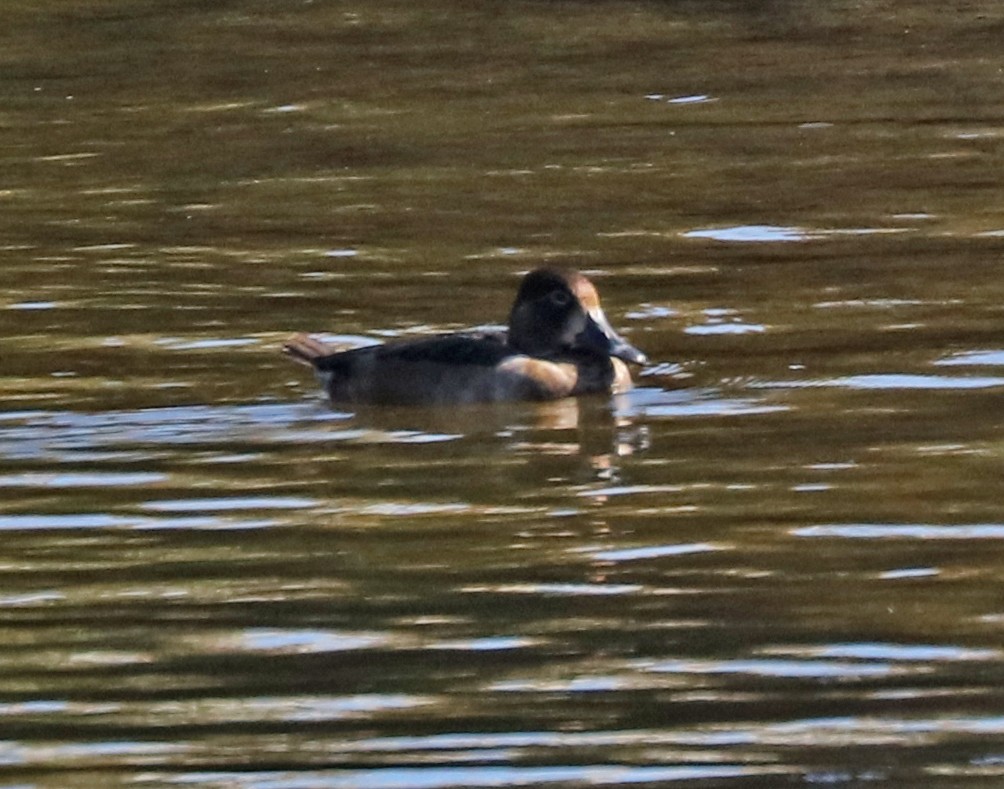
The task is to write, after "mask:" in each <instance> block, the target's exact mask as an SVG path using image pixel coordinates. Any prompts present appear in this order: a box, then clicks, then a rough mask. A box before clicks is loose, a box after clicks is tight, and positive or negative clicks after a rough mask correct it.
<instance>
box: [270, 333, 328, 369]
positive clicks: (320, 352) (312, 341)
mask: <svg viewBox="0 0 1004 789" xmlns="http://www.w3.org/2000/svg"><path fill="white" fill-rule="evenodd" d="M282 351H283V353H285V354H286V355H288V356H291V357H292V358H293V359H294V360H296V361H298V362H299V363H300V364H305V365H307V366H308V367H316V366H317V361H318V359H321V358H323V357H325V356H330V355H331V354H332V353H333V352H334V351H333V350H332V349H331V348H330V347H329V346H327V345H325V344H324V343H323V342H321V341H320V340H318V339H317V338H315V337H311V336H310V335H309V334H294V335H293V336H292V337H290V338H289V339H288V340H286V342H284V343H283V344H282Z"/></svg>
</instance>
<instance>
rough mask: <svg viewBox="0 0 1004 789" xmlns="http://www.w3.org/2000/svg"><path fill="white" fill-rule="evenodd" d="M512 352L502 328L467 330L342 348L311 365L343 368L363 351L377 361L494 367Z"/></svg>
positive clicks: (361, 355)
mask: <svg viewBox="0 0 1004 789" xmlns="http://www.w3.org/2000/svg"><path fill="white" fill-rule="evenodd" d="M513 354H514V351H513V350H512V349H511V348H510V347H509V346H508V345H507V344H506V333H505V332H504V331H497V332H470V333H465V334H443V335H440V336H438V337H429V338H428V339H424V340H406V341H404V342H394V343H388V344H387V345H375V346H370V347H367V348H357V349H355V350H352V351H343V352H342V353H335V354H331V355H330V356H325V357H322V358H320V359H317V360H315V362H314V366H315V367H316V368H317V369H318V370H326V371H328V370H329V371H332V372H336V373H337V372H338V371H341V370H347V369H348V368H350V367H351V366H352V365H353V363H354V362H355V361H356V360H361V359H362V357H363V356H364V355H365V356H372V357H375V359H376V360H378V361H401V362H416V363H426V364H445V365H452V366H477V367H494V366H495V365H497V364H498V363H499V362H501V361H502V360H503V359H505V358H507V357H509V356H512V355H513Z"/></svg>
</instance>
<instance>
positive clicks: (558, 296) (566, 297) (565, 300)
mask: <svg viewBox="0 0 1004 789" xmlns="http://www.w3.org/2000/svg"><path fill="white" fill-rule="evenodd" d="M548 298H549V299H550V300H551V303H552V304H553V305H554V306H555V307H567V306H568V305H569V303H570V302H571V301H572V295H571V294H570V293H568V292H567V291H564V290H554V291H551V295H550V296H549V297H548Z"/></svg>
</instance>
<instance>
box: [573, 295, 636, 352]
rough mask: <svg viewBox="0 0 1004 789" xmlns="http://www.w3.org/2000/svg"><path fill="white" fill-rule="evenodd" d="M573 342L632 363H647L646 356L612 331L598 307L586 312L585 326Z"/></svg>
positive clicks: (580, 346) (578, 345) (584, 347)
mask: <svg viewBox="0 0 1004 789" xmlns="http://www.w3.org/2000/svg"><path fill="white" fill-rule="evenodd" d="M575 344H576V346H577V347H579V348H583V349H587V350H590V351H595V352H597V353H602V354H605V355H606V356H615V357H617V358H618V359H623V360H624V361H625V362H631V363H632V364H648V357H647V356H646V355H645V354H643V353H642V352H641V351H639V350H638V349H637V348H635V347H634V346H633V345H631V343H629V342H628V341H627V340H625V339H624V338H623V337H621V336H620V335H619V334H618V333H617V332H616V331H614V327H613V326H611V325H610V322H609V321H607V316H606V315H604V314H603V310H601V309H598V308H597V309H592V310H589V312H588V313H587V314H586V328H584V329H583V330H582V331H581V332H579V334H578V335H577V336H576V338H575Z"/></svg>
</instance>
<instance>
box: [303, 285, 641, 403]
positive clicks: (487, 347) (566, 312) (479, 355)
mask: <svg viewBox="0 0 1004 789" xmlns="http://www.w3.org/2000/svg"><path fill="white" fill-rule="evenodd" d="M283 351H284V352H285V353H286V354H288V355H289V356H290V357H292V359H294V360H295V361H297V362H300V363H302V364H305V365H307V366H308V367H310V368H311V369H313V371H314V374H315V376H316V377H317V380H318V381H319V382H320V384H321V386H322V387H323V389H324V391H325V392H326V393H327V395H328V397H329V398H330V400H331V402H332V403H345V404H356V405H364V404H365V405H432V406H437V405H438V406H444V405H463V404H473V403H502V402H518V401H544V400H558V399H561V398H566V397H575V396H578V395H586V394H595V393H620V392H624V391H627V390H629V389H630V388H631V386H632V381H631V372H630V370H629V368H628V364H631V365H637V366H641V365H645V364H648V357H646V356H645V354H644V353H642V352H641V351H640V350H638V349H637V348H635V347H634V346H633V345H631V344H630V343H629V342H627V340H625V339H624V338H623V337H621V336H620V335H619V334H618V333H617V332H616V331H615V330H614V328H613V327H612V326H611V325H610V322H609V321H608V320H607V317H606V315H605V314H604V312H603V309H602V307H601V306H600V299H599V294H598V293H597V291H596V287H595V286H594V285H593V283H592V282H590V281H589V279H588V278H587V277H586V276H585V275H583V274H582V273H580V272H578V271H576V270H574V269H562V268H552V267H544V268H538V269H534V270H533V271H530V272H529V273H527V274H526V275H525V276H524V277H523V279H522V281H521V282H520V285H519V289H518V291H517V293H516V299H515V301H514V302H513V305H512V309H511V310H510V311H509V320H508V327H507V329H505V330H488V331H474V330H472V331H462V332H457V333H453V334H442V335H437V336H432V337H425V338H419V339H414V340H402V341H397V342H391V343H386V344H383V345H374V346H367V347H363V348H355V349H351V350H344V351H338V350H336V349H334V348H333V347H332V346H330V345H328V344H326V343H324V342H322V341H321V340H319V339H317V338H316V337H313V336H311V335H309V334H296V335H294V336H293V337H291V338H290V339H289V340H287V341H286V342H285V344H284V345H283Z"/></svg>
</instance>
